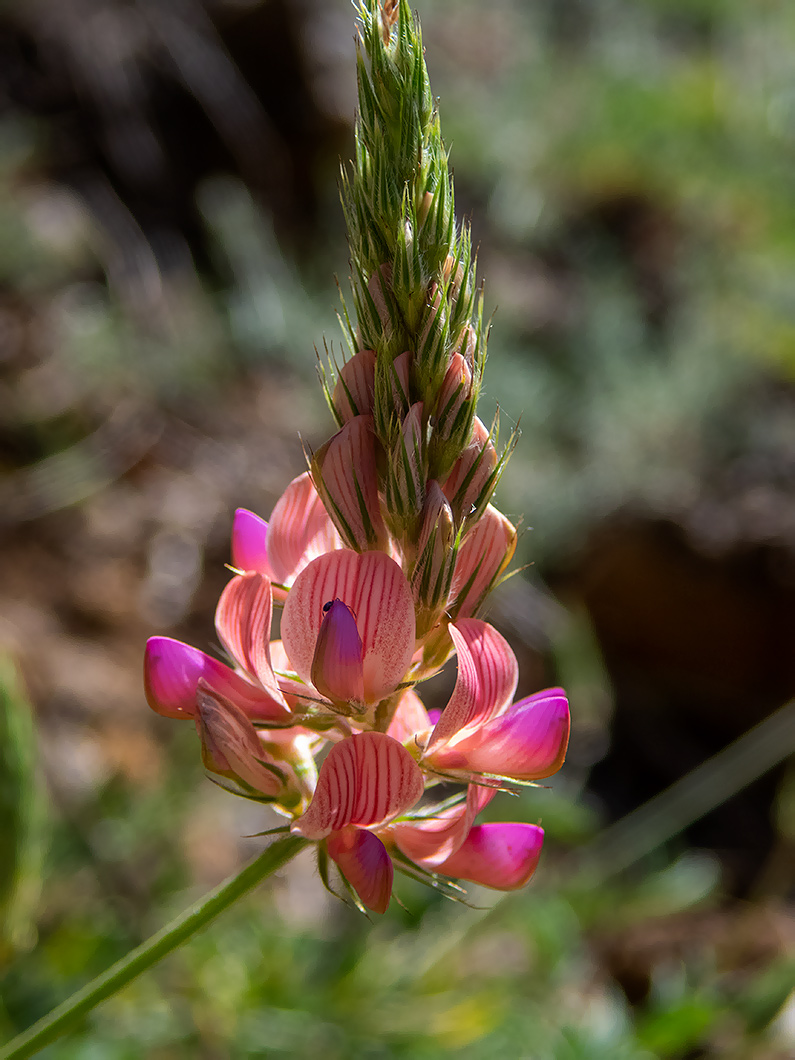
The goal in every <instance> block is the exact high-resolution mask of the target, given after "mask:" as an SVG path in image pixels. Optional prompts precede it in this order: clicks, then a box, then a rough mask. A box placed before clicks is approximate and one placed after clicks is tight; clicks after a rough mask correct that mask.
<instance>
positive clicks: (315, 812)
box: [292, 732, 424, 839]
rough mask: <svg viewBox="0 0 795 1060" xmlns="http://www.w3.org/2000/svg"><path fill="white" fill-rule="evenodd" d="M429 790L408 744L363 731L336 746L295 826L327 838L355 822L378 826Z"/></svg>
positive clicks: (315, 836) (295, 829)
mask: <svg viewBox="0 0 795 1060" xmlns="http://www.w3.org/2000/svg"><path fill="white" fill-rule="evenodd" d="M423 789H424V780H423V776H422V773H421V771H420V768H419V766H418V765H417V763H416V762H415V761H414V759H413V758H412V757H411V755H410V754H409V753H408V751H407V750H406V749H405V747H403V746H402V745H401V744H399V743H398V742H397V740H393V739H392V737H391V736H386V735H385V734H384V733H380V732H364V733H359V734H358V735H356V736H350V737H348V739H346V740H343V741H342V743H338V744H335V745H334V747H332V748H331V750H330V751H329V753H328V755H327V756H326V758H325V760H324V762H323V765H322V766H321V767H320V775H319V777H318V781H317V788H316V789H315V795H314V798H313V799H312V802H311V804H310V806H309V809H308V810H307V811H306V813H305V814H304V815H303V816H302V817H299V818H298V820H297V821H295V822H294V823H293V826H292V831H293V832H297V833H298V834H299V835H303V836H306V838H307V839H324V838H325V837H326V836H327V835H330V834H331V833H332V832H338V831H339V830H340V829H341V828H345V827H346V826H347V825H350V824H354V825H359V826H360V827H362V828H372V827H378V826H379V825H383V824H385V823H387V822H388V821H391V820H392V819H393V818H395V817H397V816H398V814H401V813H405V812H406V810H409V809H411V807H412V806H413V805H414V804H415V803H416V802H417V800H418V799H419V797H420V796H421V795H422V792H423Z"/></svg>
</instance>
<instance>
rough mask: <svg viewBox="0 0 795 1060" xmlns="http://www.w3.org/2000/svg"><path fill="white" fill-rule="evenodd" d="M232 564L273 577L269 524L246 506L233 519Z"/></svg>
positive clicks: (241, 568)
mask: <svg viewBox="0 0 795 1060" xmlns="http://www.w3.org/2000/svg"><path fill="white" fill-rule="evenodd" d="M232 566H233V567H236V568H237V570H241V571H248V570H253V571H256V572H257V573H258V574H264V575H266V576H267V577H268V578H272V577H273V572H272V571H271V567H270V563H269V561H268V524H267V523H266V522H265V520H264V519H260V517H259V516H258V515H255V514H254V513H253V512H250V511H248V509H246V508H238V509H237V511H236V512H235V517H234V520H233V521H232Z"/></svg>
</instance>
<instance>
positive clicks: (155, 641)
mask: <svg viewBox="0 0 795 1060" xmlns="http://www.w3.org/2000/svg"><path fill="white" fill-rule="evenodd" d="M202 680H203V681H204V682H205V684H206V685H207V687H208V688H210V689H212V691H214V692H217V693H218V694H219V695H221V696H223V697H224V698H225V699H229V700H232V702H234V703H236V704H237V705H238V706H239V707H240V708H241V709H242V710H243V711H244V712H245V713H246V714H247V715H248V716H249V717H250V718H252V719H254V720H257V721H272V722H283V721H286V720H288V719H289V717H290V712H289V711H288V710H287V709H286V708H285V707H284V706H283V704H282V703H280V702H277V701H276V700H275V699H274V698H273V697H272V696H270V695H269V694H268V693H267V692H266V691H265V690H264V689H262V688H259V687H258V686H257V685H253V684H251V682H250V681H246V679H245V678H243V677H241V676H240V675H239V674H236V673H235V671H234V670H231V669H230V668H229V667H228V666H225V665H224V664H223V663H222V662H219V661H218V660H217V659H213V658H212V657H211V656H209V655H205V653H204V652H203V651H199V649H198V648H192V647H191V646H190V645H189V644H183V643H182V642H181V641H179V640H172V639H171V638H170V637H150V638H149V640H148V641H147V644H146V654H145V656H144V688H145V691H146V699H147V702H148V703H149V706H150V707H151V708H152V710H154V711H156V713H158V714H162V715H163V716H164V717H166V718H193V717H195V715H196V691H197V688H198V686H199V682H200V681H202Z"/></svg>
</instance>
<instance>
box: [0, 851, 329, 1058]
mask: <svg viewBox="0 0 795 1060" xmlns="http://www.w3.org/2000/svg"><path fill="white" fill-rule="evenodd" d="M308 843H309V841H308V840H307V839H304V838H302V837H301V836H292V835H288V836H284V837H283V838H281V839H277V840H276V841H275V842H273V843H271V845H270V846H269V847H268V848H267V850H265V851H263V853H262V854H260V855H259V857H257V858H255V860H254V861H252V862H251V864H250V865H247V866H246V867H245V868H244V869H242V870H241V871H240V872H239V873H238V874H237V875H236V876H232V877H230V878H229V879H228V880H225V881H224V882H223V883H222V884H220V885H219V886H218V887H216V889H215V890H214V891H211V892H210V894H208V895H206V896H205V897H204V898H201V899H200V900H199V901H198V902H195V903H194V904H193V905H192V906H191V907H190V908H189V909H186V910H185V912H184V913H180V915H179V916H178V917H177V918H176V919H175V920H172V921H171V923H170V924H167V925H166V926H165V927H164V928H161V930H160V931H158V932H157V933H156V934H154V935H152V937H151V938H150V939H147V941H146V942H144V943H142V944H141V945H140V946H138V947H137V948H136V949H134V950H131V952H130V953H128V954H127V956H126V957H122V959H121V960H120V961H117V962H116V963H115V964H114V965H112V967H110V968H108V970H107V971H106V972H103V973H102V975H99V976H97V978H96V979H94V980H93V982H91V983H89V984H88V985H87V986H84V987H83V988H82V990H78V991H77V993H75V994H72V996H71V997H70V998H69V999H68V1000H66V1001H64V1003H63V1004H62V1005H59V1006H58V1008H56V1009H53V1011H52V1012H50V1013H49V1015H47V1016H44V1017H43V1018H42V1019H40V1020H39V1021H38V1023H35V1024H34V1025H33V1026H32V1027H31V1028H30V1029H29V1030H27V1031H24V1032H23V1033H22V1034H20V1035H18V1036H17V1037H16V1038H14V1040H13V1041H11V1042H9V1043H8V1044H7V1045H6V1046H5V1047H4V1048H3V1049H2V1050H0V1060H22V1057H26V1056H32V1055H33V1054H34V1053H36V1052H38V1050H39V1049H43V1048H44V1046H45V1045H49V1043H50V1042H52V1041H53V1040H54V1039H55V1038H57V1037H58V1036H59V1035H61V1034H63V1032H64V1031H66V1030H68V1028H69V1027H71V1026H72V1025H73V1024H74V1023H76V1022H77V1021H78V1020H79V1019H80V1018H81V1017H82V1016H84V1015H85V1014H86V1013H87V1012H90V1011H91V1009H92V1008H94V1007H95V1006H96V1005H99V1004H100V1002H102V1001H104V1000H105V999H106V998H109V997H111V996H112V995H113V994H115V993H116V992H117V991H118V990H121V988H122V987H124V986H126V985H127V983H129V982H130V980H132V979H134V978H135V977H136V976H137V975H140V974H141V972H145V971H146V969H147V968H150V967H151V966H152V965H153V964H156V963H157V961H159V960H161V959H162V958H163V957H165V956H167V954H169V953H171V951H172V950H175V949H176V948H177V946H180V945H181V944H182V943H183V942H185V941H187V939H189V938H190V937H191V936H192V935H195V934H196V932H197V931H199V930H200V929H201V928H203V927H204V926H205V924H209V922H210V921H211V920H213V919H214V918H215V917H217V916H218V914H219V913H222V912H223V911H224V910H225V909H226V908H228V907H229V906H230V905H232V903H233V902H235V901H237V899H238V898H241V897H242V896H243V895H244V894H245V893H246V892H247V891H250V890H251V889H252V887H255V886H256V885H257V884H258V883H260V882H261V881H262V880H264V879H265V878H266V877H267V876H270V875H271V873H274V872H276V871H277V869H280V868H281V867H282V865H285V864H286V863H287V862H288V861H289V860H290V859H291V858H293V857H295V855H296V854H297V853H298V852H299V851H301V850H303V848H304V847H305V846H307V845H308Z"/></svg>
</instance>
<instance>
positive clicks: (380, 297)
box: [367, 261, 392, 329]
mask: <svg viewBox="0 0 795 1060" xmlns="http://www.w3.org/2000/svg"><path fill="white" fill-rule="evenodd" d="M391 288H392V266H391V265H390V264H389V262H388V261H387V262H384V264H383V265H380V266H379V267H378V268H377V269H376V271H375V272H374V273H373V275H372V276H371V277H370V280H369V282H368V284H367V290H368V291H369V293H370V297H371V298H372V300H373V305H374V306H375V311H376V313H377V314H378V318H379V320H380V321H381V325H382V327H383V328H385V329H386V328H388V327H390V326H391V322H392V315H391V312H390V305H389V302H390V300H391Z"/></svg>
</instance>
